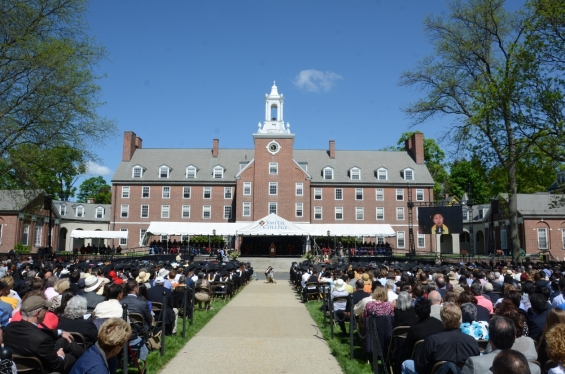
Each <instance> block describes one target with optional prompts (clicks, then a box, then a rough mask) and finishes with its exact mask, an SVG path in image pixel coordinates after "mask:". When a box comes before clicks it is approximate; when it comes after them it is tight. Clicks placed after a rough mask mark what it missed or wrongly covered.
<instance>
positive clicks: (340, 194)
mask: <svg viewBox="0 0 565 374" xmlns="http://www.w3.org/2000/svg"><path fill="white" fill-rule="evenodd" d="M335 199H336V200H343V188H336V189H335Z"/></svg>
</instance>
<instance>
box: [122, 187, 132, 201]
mask: <svg viewBox="0 0 565 374" xmlns="http://www.w3.org/2000/svg"><path fill="white" fill-rule="evenodd" d="M129 191H130V188H129V186H122V199H129Z"/></svg>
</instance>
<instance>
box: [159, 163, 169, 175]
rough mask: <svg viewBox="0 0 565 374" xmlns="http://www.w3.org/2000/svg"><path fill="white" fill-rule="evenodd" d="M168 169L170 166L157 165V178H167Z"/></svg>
mask: <svg viewBox="0 0 565 374" xmlns="http://www.w3.org/2000/svg"><path fill="white" fill-rule="evenodd" d="M170 171H171V168H170V167H168V166H166V165H163V166H161V167H159V178H168V177H169V173H170Z"/></svg>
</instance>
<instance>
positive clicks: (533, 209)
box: [518, 193, 565, 216]
mask: <svg viewBox="0 0 565 374" xmlns="http://www.w3.org/2000/svg"><path fill="white" fill-rule="evenodd" d="M563 197H564V195H550V194H538V193H536V194H518V212H519V213H520V214H521V215H522V216H539V215H543V216H563V215H565V207H563V206H560V207H556V208H551V207H550V206H551V205H552V203H553V202H555V201H556V199H563Z"/></svg>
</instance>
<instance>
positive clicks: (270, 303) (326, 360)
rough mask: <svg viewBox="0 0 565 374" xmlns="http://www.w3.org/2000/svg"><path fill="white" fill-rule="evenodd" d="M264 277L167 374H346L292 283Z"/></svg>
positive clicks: (191, 343) (208, 327) (222, 313)
mask: <svg viewBox="0 0 565 374" xmlns="http://www.w3.org/2000/svg"><path fill="white" fill-rule="evenodd" d="M255 269H256V271H257V268H255ZM281 270H282V273H285V272H286V271H288V270H287V269H284V270H283V269H281ZM258 275H259V280H258V281H252V282H251V283H250V284H249V285H247V286H245V288H244V289H243V290H242V291H241V292H240V293H239V294H238V295H237V296H236V297H235V298H233V299H232V300H231V301H230V302H229V304H228V305H226V306H225V307H224V308H223V309H222V310H221V311H220V312H219V313H218V314H217V315H216V316H215V317H214V318H213V319H212V320H211V321H210V322H209V323H208V324H207V325H206V326H205V327H204V328H203V329H202V330H200V332H199V333H198V334H197V335H196V336H194V337H193V338H192V339H191V340H190V341H189V342H188V343H186V345H185V346H184V348H182V349H181V350H180V351H179V353H178V354H177V356H176V357H175V358H173V359H172V360H171V361H170V362H169V363H168V364H167V365H166V366H165V367H164V368H163V370H162V371H161V372H162V373H185V372H188V371H195V372H198V373H244V374H252V373H258V374H259V373H260V374H265V373H300V372H307V373H308V374H314V373H324V374H333V373H342V371H341V368H340V367H339V364H338V363H337V361H336V359H335V358H334V357H333V356H332V355H331V353H330V350H329V348H328V346H327V344H326V342H325V341H324V340H323V339H322V338H321V333H319V332H318V330H317V328H316V326H315V323H314V321H313V320H312V319H311V318H310V314H309V313H308V311H307V310H306V307H305V306H304V305H303V304H301V303H300V302H298V300H297V299H296V297H295V294H294V292H293V290H292V287H291V285H290V284H289V282H288V280H287V279H285V278H282V279H281V278H279V280H278V281H277V284H267V283H265V277H264V275H263V274H262V272H261V271H258ZM280 275H281V276H282V275H283V274H280ZM285 275H286V278H288V275H287V274H285Z"/></svg>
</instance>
